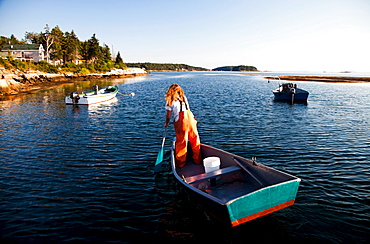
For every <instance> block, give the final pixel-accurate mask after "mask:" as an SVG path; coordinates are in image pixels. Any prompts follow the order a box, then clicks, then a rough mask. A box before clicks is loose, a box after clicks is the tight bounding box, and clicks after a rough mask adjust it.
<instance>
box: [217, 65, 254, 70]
mask: <svg viewBox="0 0 370 244" xmlns="http://www.w3.org/2000/svg"><path fill="white" fill-rule="evenodd" d="M212 71H258V69H257V68H256V67H254V66H247V65H238V66H222V67H218V68H215V69H212Z"/></svg>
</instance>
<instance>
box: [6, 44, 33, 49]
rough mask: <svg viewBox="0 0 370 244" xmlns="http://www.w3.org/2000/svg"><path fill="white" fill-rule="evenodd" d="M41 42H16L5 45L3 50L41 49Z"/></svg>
mask: <svg viewBox="0 0 370 244" xmlns="http://www.w3.org/2000/svg"><path fill="white" fill-rule="evenodd" d="M39 48H40V44H14V45H4V47H3V48H2V51H7V50H39Z"/></svg>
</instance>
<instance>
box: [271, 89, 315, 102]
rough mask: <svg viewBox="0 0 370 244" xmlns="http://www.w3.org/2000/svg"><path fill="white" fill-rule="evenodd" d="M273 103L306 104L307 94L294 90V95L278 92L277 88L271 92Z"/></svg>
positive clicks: (303, 91) (300, 90)
mask: <svg viewBox="0 0 370 244" xmlns="http://www.w3.org/2000/svg"><path fill="white" fill-rule="evenodd" d="M273 93H274V97H275V101H278V102H292V101H293V102H307V99H308V95H309V93H308V92H307V91H305V90H302V89H299V88H296V92H295V93H291V92H285V91H280V90H279V88H278V89H276V90H274V91H273Z"/></svg>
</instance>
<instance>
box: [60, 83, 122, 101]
mask: <svg viewBox="0 0 370 244" xmlns="http://www.w3.org/2000/svg"><path fill="white" fill-rule="evenodd" d="M94 89H95V90H94V91H90V92H86V93H84V92H83V93H81V94H79V93H78V92H72V93H71V94H70V95H69V96H66V97H65V102H66V104H74V105H77V104H78V105H90V104H96V103H101V102H106V101H109V100H111V99H113V98H115V97H116V95H117V93H118V87H117V86H107V87H103V88H102V89H98V88H97V86H94Z"/></svg>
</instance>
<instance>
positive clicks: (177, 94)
mask: <svg viewBox="0 0 370 244" xmlns="http://www.w3.org/2000/svg"><path fill="white" fill-rule="evenodd" d="M165 97H166V104H167V106H172V104H173V102H174V101H176V100H180V101H185V98H184V97H185V93H184V91H183V90H182V88H181V87H180V86H179V85H178V84H172V85H171V86H170V87H169V88H168V90H167V92H166V95H165Z"/></svg>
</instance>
